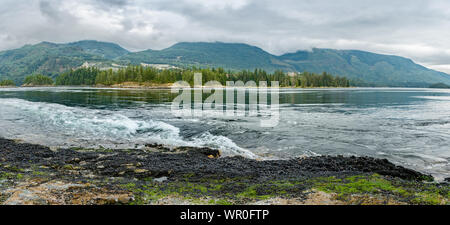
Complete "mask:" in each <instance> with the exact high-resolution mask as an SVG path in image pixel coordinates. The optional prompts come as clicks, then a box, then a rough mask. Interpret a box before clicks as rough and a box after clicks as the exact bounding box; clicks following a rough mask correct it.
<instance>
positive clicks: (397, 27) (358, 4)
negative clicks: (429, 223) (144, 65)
mask: <svg viewBox="0 0 450 225" xmlns="http://www.w3.org/2000/svg"><path fill="white" fill-rule="evenodd" d="M85 39H90V40H93V39H94V40H100V41H109V42H115V43H118V44H120V45H121V46H123V47H125V48H127V49H129V50H133V51H136V50H144V49H162V48H166V47H169V46H170V45H172V44H174V43H176V42H181V41H222V42H243V43H248V44H252V45H256V46H258V47H261V48H262V49H264V50H266V51H269V52H271V53H273V54H277V55H278V54H282V53H286V52H294V51H296V50H305V49H311V48H313V47H318V48H335V49H359V50H367V51H372V52H377V53H386V54H395V55H400V56H405V57H409V58H412V59H413V60H414V61H415V62H418V63H420V64H423V65H425V66H427V67H430V68H433V69H436V70H441V71H445V72H448V73H450V1H448V0H423V1H421V0H377V1H373V0H302V1H298V0H147V1H143V0H142V1H141V0H135V1H133V0H109V1H108V0H73V1H72V0H64V1H59V0H1V2H0V50H5V49H12V48H17V47H21V46H23V45H25V44H35V43H38V42H41V41H50V42H58V43H61V42H72V41H78V40H85Z"/></svg>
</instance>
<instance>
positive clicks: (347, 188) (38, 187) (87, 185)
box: [0, 138, 450, 205]
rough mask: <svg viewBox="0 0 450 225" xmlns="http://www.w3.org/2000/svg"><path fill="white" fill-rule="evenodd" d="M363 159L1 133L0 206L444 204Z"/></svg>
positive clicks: (419, 182)
mask: <svg viewBox="0 0 450 225" xmlns="http://www.w3.org/2000/svg"><path fill="white" fill-rule="evenodd" d="M432 180H433V178H432V177H431V176H429V175H425V174H422V173H420V172H417V171H414V170H411V169H406V168H403V167H400V166H396V165H394V164H392V163H390V162H389V161H387V160H383V159H374V158H369V157H343V156H320V157H311V158H295V159H290V160H270V161H257V160H252V159H247V158H244V157H240V156H235V157H221V153H220V151H218V150H214V149H209V148H193V147H178V148H174V149H168V148H165V147H163V146H161V145H155V144H149V145H147V146H146V148H145V149H141V150H138V149H123V150H110V149H100V150H98V149H97V150H90V149H58V150H55V151H52V150H50V149H49V148H48V147H45V146H40V145H33V144H27V143H19V142H16V141H14V140H8V139H3V138H0V204H56V205H64V204H76V205H78V204H80V205H89V204H95V205H98V204H137V205H144V204H158V205H160V204H162V205H174V204H175V205H179V204H182V205H185V204H214V205H217V204H220V205H228V204H252V205H253V204H264V205H266V204H283V205H285V204H287V205H299V204H307V205H324V204H325V205H333V204H370V205H380V204H381V205H385V204H394V205H402V204H448V203H449V190H450V185H449V183H447V182H442V183H437V182H431V181H432Z"/></svg>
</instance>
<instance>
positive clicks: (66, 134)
mask: <svg viewBox="0 0 450 225" xmlns="http://www.w3.org/2000/svg"><path fill="white" fill-rule="evenodd" d="M0 106H1V108H2V109H5V107H8V108H9V109H13V111H12V112H13V113H16V114H18V115H20V117H21V118H22V120H25V123H24V124H26V125H29V126H33V127H37V128H38V130H35V131H34V132H45V133H46V135H48V136H53V137H54V136H57V138H58V139H62V140H63V141H64V142H69V143H70V142H72V143H71V144H72V145H76V144H78V145H80V143H79V142H80V140H88V142H89V141H90V142H93V143H97V144H104V145H106V146H108V143H111V144H113V143H123V142H125V143H130V145H131V147H132V146H134V145H136V144H146V143H158V144H163V145H168V146H190V147H211V148H216V149H220V150H221V151H222V152H223V154H224V155H226V156H232V155H242V156H245V157H249V158H255V155H254V154H253V153H252V152H250V151H248V150H246V149H243V148H241V147H239V146H238V145H236V144H235V143H234V142H233V141H232V140H231V139H229V138H227V137H224V136H215V135H212V134H211V133H209V132H204V133H201V134H199V135H197V136H194V137H191V138H189V139H184V138H183V137H182V135H181V134H180V129H179V128H178V127H176V126H173V125H171V124H169V123H167V122H163V121H157V120H155V119H154V118H152V119H150V118H149V119H147V118H143V117H142V116H140V117H139V118H133V117H130V116H127V115H124V114H126V112H121V111H109V110H98V109H89V108H81V107H69V106H65V105H60V104H54V103H46V102H30V101H26V100H22V99H15V98H14V99H12V98H11V99H1V100H0ZM149 113H150V112H149ZM140 114H142V112H140ZM149 116H150V117H151V115H149ZM0 120H1V118H0ZM23 130H24V131H27V132H33V130H31V129H27V128H26V127H24V128H23ZM74 139H75V140H74ZM77 139H78V140H77ZM25 141H26V140H25ZM61 147H63V146H61ZM83 147H85V146H83ZM108 147H110V146H108Z"/></svg>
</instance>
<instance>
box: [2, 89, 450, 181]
mask: <svg viewBox="0 0 450 225" xmlns="http://www.w3.org/2000/svg"><path fill="white" fill-rule="evenodd" d="M176 96H177V94H173V93H170V91H169V90H124V89H92V88H27V89H0V107H1V111H0V127H2V129H1V130H0V136H4V137H7V138H21V139H24V140H26V141H30V142H34V143H40V144H46V145H51V146H65V147H67V146H89V147H98V146H99V145H101V146H104V147H113V148H114V147H117V148H119V147H135V146H136V145H137V146H139V145H141V144H145V143H148V142H159V143H163V144H168V145H192V146H210V147H215V148H220V149H222V150H223V151H224V152H226V153H228V154H229V155H233V154H241V155H246V156H247V157H260V156H261V155H263V156H265V157H267V156H269V158H270V157H276V158H288V157H295V156H299V155H316V154H333V155H336V154H342V155H366V156H373V157H381V158H388V159H390V160H391V161H394V162H396V163H399V164H402V165H404V166H407V167H410V168H415V169H419V170H422V171H425V172H429V173H433V174H434V175H435V176H437V177H439V178H442V177H450V165H449V159H450V148H449V147H448V146H450V129H449V128H450V92H449V91H446V90H432V89H371V88H367V89H359V88H358V89H282V90H281V93H280V104H281V105H280V110H281V114H280V116H281V118H280V124H279V126H277V127H275V128H262V127H260V126H259V121H260V120H259V118H257V117H244V118H237V119H230V118H224V117H221V116H217V115H214V114H211V115H209V116H207V117H202V118H180V117H176V116H173V115H171V113H170V103H171V101H172V100H173V99H174V98H175V97H176ZM207 96H208V95H207V94H205V95H204V99H205V98H206V97H207Z"/></svg>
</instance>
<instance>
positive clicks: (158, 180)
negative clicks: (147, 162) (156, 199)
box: [153, 177, 168, 183]
mask: <svg viewBox="0 0 450 225" xmlns="http://www.w3.org/2000/svg"><path fill="white" fill-rule="evenodd" d="M153 180H154V181H156V182H159V183H162V182H164V181H166V180H168V178H167V177H160V178H155V179H153Z"/></svg>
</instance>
